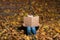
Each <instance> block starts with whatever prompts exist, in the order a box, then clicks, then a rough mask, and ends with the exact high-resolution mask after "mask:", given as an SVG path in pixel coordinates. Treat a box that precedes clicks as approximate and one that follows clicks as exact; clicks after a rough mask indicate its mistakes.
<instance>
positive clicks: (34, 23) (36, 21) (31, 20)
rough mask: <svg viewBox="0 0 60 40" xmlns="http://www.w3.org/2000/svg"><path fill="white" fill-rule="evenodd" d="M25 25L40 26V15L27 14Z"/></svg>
mask: <svg viewBox="0 0 60 40" xmlns="http://www.w3.org/2000/svg"><path fill="white" fill-rule="evenodd" d="M24 24H25V26H31V27H33V26H39V16H34V17H33V16H27V17H24Z"/></svg>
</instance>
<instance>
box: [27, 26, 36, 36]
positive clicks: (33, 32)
mask: <svg viewBox="0 0 60 40" xmlns="http://www.w3.org/2000/svg"><path fill="white" fill-rule="evenodd" d="M27 34H28V35H31V34H33V35H34V34H36V28H35V27H30V26H28V27H27Z"/></svg>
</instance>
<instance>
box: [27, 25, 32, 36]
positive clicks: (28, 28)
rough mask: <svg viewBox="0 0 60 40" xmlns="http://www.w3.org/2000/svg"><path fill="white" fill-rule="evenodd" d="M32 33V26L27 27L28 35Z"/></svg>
mask: <svg viewBox="0 0 60 40" xmlns="http://www.w3.org/2000/svg"><path fill="white" fill-rule="evenodd" d="M30 33H31V27H30V26H28V27H27V35H30Z"/></svg>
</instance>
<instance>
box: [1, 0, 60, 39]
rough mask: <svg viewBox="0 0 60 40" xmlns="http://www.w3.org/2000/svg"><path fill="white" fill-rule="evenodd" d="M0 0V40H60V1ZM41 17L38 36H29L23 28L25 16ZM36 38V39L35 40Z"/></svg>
mask: <svg viewBox="0 0 60 40" xmlns="http://www.w3.org/2000/svg"><path fill="white" fill-rule="evenodd" d="M28 3H29V1H28V0H25V1H24V0H15V1H14V0H0V40H34V39H35V38H34V37H36V40H60V0H31V5H30V6H31V9H29V4H28ZM32 11H33V12H34V13H35V14H37V15H39V17H40V25H39V29H38V30H37V34H36V35H34V36H33V35H32V36H27V35H26V34H24V30H18V29H17V28H18V27H21V25H22V20H23V16H24V15H25V14H27V13H32ZM34 13H33V14H34ZM33 38H34V39H33Z"/></svg>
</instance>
